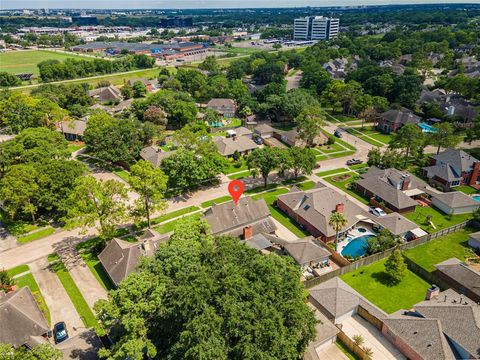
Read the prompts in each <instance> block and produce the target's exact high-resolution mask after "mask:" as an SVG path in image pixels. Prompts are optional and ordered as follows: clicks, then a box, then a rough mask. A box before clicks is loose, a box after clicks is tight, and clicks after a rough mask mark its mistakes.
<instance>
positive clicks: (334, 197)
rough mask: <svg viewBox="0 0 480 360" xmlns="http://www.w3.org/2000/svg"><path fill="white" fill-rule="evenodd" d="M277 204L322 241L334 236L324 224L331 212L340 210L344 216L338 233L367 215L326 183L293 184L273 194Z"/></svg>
mask: <svg viewBox="0 0 480 360" xmlns="http://www.w3.org/2000/svg"><path fill="white" fill-rule="evenodd" d="M277 206H278V207H279V209H280V210H282V211H283V212H285V213H286V214H287V215H288V216H290V217H291V218H292V219H293V220H295V222H297V223H298V224H299V225H300V226H301V227H303V228H304V229H306V230H307V231H308V232H309V233H310V234H311V235H313V236H314V237H316V238H321V240H322V241H324V242H328V241H333V240H334V239H335V235H336V233H335V230H334V229H333V228H332V227H331V226H330V225H329V224H328V222H329V221H330V216H331V215H332V214H333V213H334V212H340V213H343V215H344V216H345V218H346V219H347V226H345V229H344V230H343V231H342V232H341V233H340V236H342V234H343V233H344V232H347V231H348V230H350V229H351V228H353V227H354V226H355V225H356V224H358V223H359V222H361V221H365V220H367V219H368V218H369V215H368V213H367V212H366V211H365V210H363V209H362V208H361V207H360V206H358V205H357V204H356V203H354V202H353V201H351V200H350V199H349V198H348V197H347V196H346V195H342V194H340V193H339V192H337V191H335V190H333V189H331V188H329V187H321V188H315V189H311V190H307V191H301V190H300V189H298V188H297V187H295V186H294V187H292V189H290V192H288V193H287V194H284V195H280V196H279V197H278V198H277Z"/></svg>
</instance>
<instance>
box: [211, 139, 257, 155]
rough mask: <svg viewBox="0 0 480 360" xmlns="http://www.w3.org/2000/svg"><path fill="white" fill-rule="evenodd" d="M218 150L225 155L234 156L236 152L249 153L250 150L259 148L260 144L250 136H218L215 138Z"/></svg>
mask: <svg viewBox="0 0 480 360" xmlns="http://www.w3.org/2000/svg"><path fill="white" fill-rule="evenodd" d="M213 142H214V143H215V145H216V146H217V150H218V152H219V153H220V154H222V155H223V156H226V157H229V156H232V155H233V154H234V153H235V152H238V153H239V154H240V155H247V154H248V153H249V152H250V151H252V150H254V149H256V148H258V145H257V144H255V142H254V141H253V140H252V139H251V138H250V137H248V136H232V137H229V138H224V137H217V138H214V139H213Z"/></svg>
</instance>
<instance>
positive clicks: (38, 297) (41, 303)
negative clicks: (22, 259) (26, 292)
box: [9, 265, 51, 325]
mask: <svg viewBox="0 0 480 360" xmlns="http://www.w3.org/2000/svg"><path fill="white" fill-rule="evenodd" d="M20 266H23V267H24V266H26V267H27V271H28V270H29V268H28V266H27V265H20ZM17 268H20V267H18V266H17V267H16V268H13V269H12V270H10V271H9V274H11V275H12V276H13V273H12V272H11V271H14V272H15V271H18V270H16V269H17ZM21 269H24V268H21ZM21 272H23V271H21ZM21 272H20V273H21ZM15 283H16V284H17V285H18V287H19V288H21V287H24V286H28V287H29V288H30V291H31V292H32V294H33V297H34V298H35V301H36V302H37V304H38V307H39V308H40V310H41V311H42V313H43V316H45V319H47V322H48V324H49V325H50V324H51V319H50V310H49V309H48V306H47V304H46V303H45V299H44V298H43V295H42V293H41V292H40V288H39V287H38V284H37V282H36V281H35V278H34V277H33V275H32V274H25V275H22V276H19V277H17V278H16V279H15Z"/></svg>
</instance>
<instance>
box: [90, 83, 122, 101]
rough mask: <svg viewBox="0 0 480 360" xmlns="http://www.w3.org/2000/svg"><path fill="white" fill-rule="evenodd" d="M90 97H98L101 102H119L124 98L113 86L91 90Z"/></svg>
mask: <svg viewBox="0 0 480 360" xmlns="http://www.w3.org/2000/svg"><path fill="white" fill-rule="evenodd" d="M88 96H90V97H98V99H99V100H100V101H107V100H119V99H121V98H122V94H121V92H120V90H119V89H118V88H116V87H115V86H113V85H110V86H107V87H102V88H98V89H94V90H90V91H89V92H88Z"/></svg>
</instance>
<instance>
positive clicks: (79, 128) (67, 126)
mask: <svg viewBox="0 0 480 360" xmlns="http://www.w3.org/2000/svg"><path fill="white" fill-rule="evenodd" d="M56 127H57V131H59V132H61V133H62V134H63V136H65V139H67V140H68V141H82V140H83V134H84V132H85V129H86V128H87V122H86V121H85V120H66V121H60V122H58V123H57V124H56Z"/></svg>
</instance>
